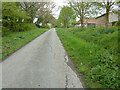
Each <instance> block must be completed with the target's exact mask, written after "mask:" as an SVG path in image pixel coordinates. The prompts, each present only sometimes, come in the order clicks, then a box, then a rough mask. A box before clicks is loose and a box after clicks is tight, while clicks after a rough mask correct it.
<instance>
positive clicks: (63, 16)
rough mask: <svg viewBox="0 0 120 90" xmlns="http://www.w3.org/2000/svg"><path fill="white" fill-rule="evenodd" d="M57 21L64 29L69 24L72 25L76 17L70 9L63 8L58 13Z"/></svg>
mask: <svg viewBox="0 0 120 90" xmlns="http://www.w3.org/2000/svg"><path fill="white" fill-rule="evenodd" d="M58 20H59V22H60V23H61V24H63V26H64V27H69V25H70V24H74V21H75V20H76V16H75V13H74V11H73V10H72V8H71V7H68V6H64V7H63V8H62V9H61V11H60V15H59V18H58Z"/></svg>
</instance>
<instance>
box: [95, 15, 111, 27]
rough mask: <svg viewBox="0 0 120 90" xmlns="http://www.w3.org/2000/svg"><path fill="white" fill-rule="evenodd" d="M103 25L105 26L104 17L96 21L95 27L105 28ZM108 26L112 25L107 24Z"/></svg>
mask: <svg viewBox="0 0 120 90" xmlns="http://www.w3.org/2000/svg"><path fill="white" fill-rule="evenodd" d="M105 24H106V16H105V15H104V16H101V17H99V18H97V19H96V26H97V27H99V26H105ZM108 26H112V23H109V25H108Z"/></svg>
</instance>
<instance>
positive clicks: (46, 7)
mask: <svg viewBox="0 0 120 90" xmlns="http://www.w3.org/2000/svg"><path fill="white" fill-rule="evenodd" d="M40 3H41V5H43V6H42V7H41V8H39V10H38V11H37V13H36V17H37V18H38V20H37V22H36V24H37V25H39V24H40V23H42V26H43V27H45V26H46V25H47V23H51V22H52V21H53V20H54V17H53V14H52V10H53V8H54V7H55V4H54V3H53V2H40Z"/></svg>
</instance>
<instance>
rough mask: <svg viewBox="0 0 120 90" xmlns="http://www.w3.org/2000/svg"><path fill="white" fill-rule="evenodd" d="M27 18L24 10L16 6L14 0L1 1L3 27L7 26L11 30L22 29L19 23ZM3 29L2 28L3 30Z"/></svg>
mask: <svg viewBox="0 0 120 90" xmlns="http://www.w3.org/2000/svg"><path fill="white" fill-rule="evenodd" d="M28 18H29V17H28V16H27V14H26V12H25V11H23V10H21V9H20V8H18V7H17V3H16V2H4V3H2V19H3V21H2V23H3V28H7V29H9V30H11V31H17V30H20V29H22V27H21V24H22V23H23V19H28ZM23 25H24V24H23ZM18 26H19V28H18ZM4 30H5V29H3V32H4Z"/></svg>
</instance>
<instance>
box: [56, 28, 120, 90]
mask: <svg viewBox="0 0 120 90" xmlns="http://www.w3.org/2000/svg"><path fill="white" fill-rule="evenodd" d="M57 30H58V31H57V33H58V36H59V37H60V39H61V41H62V43H63V45H64V47H65V49H66V51H67V53H68V55H69V57H70V58H71V60H72V61H73V63H74V64H75V66H76V69H77V71H78V72H80V73H81V74H82V76H83V79H84V82H85V85H86V86H87V87H90V88H113V89H118V88H119V85H120V81H119V79H118V68H119V67H120V64H119V63H118V55H120V52H119V51H118V30H117V28H116V27H113V28H108V29H106V28H84V29H75V28H74V29H60V28H59V29H57Z"/></svg>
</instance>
